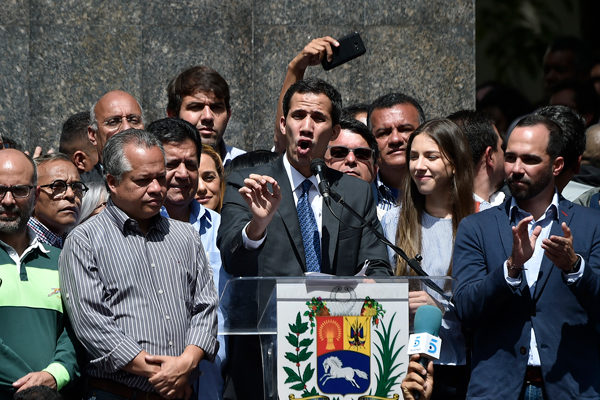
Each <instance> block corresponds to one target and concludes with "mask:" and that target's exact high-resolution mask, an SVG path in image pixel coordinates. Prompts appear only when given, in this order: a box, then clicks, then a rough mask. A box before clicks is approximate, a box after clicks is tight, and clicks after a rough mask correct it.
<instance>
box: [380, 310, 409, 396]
mask: <svg viewBox="0 0 600 400" xmlns="http://www.w3.org/2000/svg"><path fill="white" fill-rule="evenodd" d="M395 316H396V314H395V313H394V314H393V315H392V318H391V319H390V322H389V324H388V325H387V327H386V326H385V324H384V323H382V324H381V325H382V328H383V332H380V331H379V330H376V331H375V333H376V334H377V338H378V339H379V344H377V343H375V342H373V344H374V346H375V348H376V349H377V351H378V353H379V354H376V355H374V357H375V362H376V363H377V372H376V373H375V377H376V378H377V388H376V389H375V396H381V397H388V396H389V395H390V392H391V390H392V388H393V387H394V385H396V384H397V383H398V382H399V379H400V376H401V375H402V374H401V373H396V371H397V369H398V368H399V367H400V366H401V365H402V363H401V362H397V358H398V355H399V354H400V352H401V351H402V349H403V348H404V346H400V347H398V348H397V349H396V340H397V339H398V333H399V331H397V332H395V333H394V335H393V337H392V336H391V335H392V332H391V328H392V324H393V322H394V317H395Z"/></svg>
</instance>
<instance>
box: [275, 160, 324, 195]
mask: <svg viewBox="0 0 600 400" xmlns="http://www.w3.org/2000/svg"><path fill="white" fill-rule="evenodd" d="M283 167H284V168H285V172H286V174H287V176H288V179H289V181H290V185H291V186H292V192H293V193H294V201H295V202H296V204H298V198H299V197H300V196H301V195H302V190H298V187H299V186H300V185H302V182H304V180H305V179H308V180H309V181H311V182H312V184H313V185H314V186H315V188H316V190H317V193H318V194H319V196H320V195H321V192H319V182H318V181H317V177H316V176H314V175H311V176H310V177H308V178H306V177H305V176H304V175H302V174H301V173H300V172H298V170H297V169H296V168H294V167H293V166H292V164H290V162H289V161H288V159H287V156H284V157H283Z"/></svg>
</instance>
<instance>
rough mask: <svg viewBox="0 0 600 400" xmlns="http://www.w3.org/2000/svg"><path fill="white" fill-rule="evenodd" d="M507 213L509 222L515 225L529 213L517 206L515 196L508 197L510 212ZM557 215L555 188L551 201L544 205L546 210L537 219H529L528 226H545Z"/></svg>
mask: <svg viewBox="0 0 600 400" xmlns="http://www.w3.org/2000/svg"><path fill="white" fill-rule="evenodd" d="M509 215H510V222H511V224H513V225H517V224H518V223H519V221H521V220H522V219H523V218H525V217H528V216H530V215H531V214H530V213H528V212H527V211H525V210H523V209H522V208H521V207H519V205H518V204H517V201H516V200H515V198H514V197H512V198H511V199H510V214H509ZM557 217H558V193H557V192H556V190H554V195H553V196H552V201H551V202H550V204H549V205H548V207H546V211H545V212H544V215H542V217H541V218H540V219H539V220H537V221H535V220H534V221H531V223H530V226H533V225H543V226H545V225H546V224H547V223H550V222H552V221H553V220H556V219H557ZM544 221H545V222H544Z"/></svg>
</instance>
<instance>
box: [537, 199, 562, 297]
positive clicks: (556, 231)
mask: <svg viewBox="0 0 600 400" xmlns="http://www.w3.org/2000/svg"><path fill="white" fill-rule="evenodd" d="M571 206H572V204H571V203H570V202H568V201H566V200H565V199H563V198H561V201H559V203H558V222H556V221H554V222H552V227H551V228H550V235H548V237H550V236H552V235H556V236H562V235H563V231H562V228H561V227H560V226H561V225H562V223H563V222H565V223H566V224H567V225H569V224H570V223H571V217H572V215H571ZM557 268H558V267H556V266H555V265H554V264H552V261H550V259H549V258H548V257H546V255H544V257H543V258H542V264H541V265H540V273H539V275H538V279H537V282H536V284H535V291H534V293H533V298H534V300H537V299H538V298H539V297H540V295H541V293H542V290H544V286H546V283H547V282H548V277H549V276H550V275H551V274H558V273H560V271H556V269H557Z"/></svg>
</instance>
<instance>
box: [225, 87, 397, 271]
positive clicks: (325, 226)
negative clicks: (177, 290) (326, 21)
mask: <svg viewBox="0 0 600 400" xmlns="http://www.w3.org/2000/svg"><path fill="white" fill-rule="evenodd" d="M283 108H284V115H283V117H282V118H281V130H282V133H283V135H284V137H285V138H286V141H287V148H286V153H285V155H284V156H283V157H281V158H279V159H278V160H276V161H275V162H273V163H271V164H267V165H265V166H262V167H258V168H256V169H253V170H252V171H249V170H243V171H239V172H233V173H232V174H231V175H230V176H229V177H228V188H227V190H226V192H225V200H224V203H223V209H222V216H221V221H222V223H221V227H220V229H219V238H218V239H217V244H218V246H219V248H220V249H221V252H222V253H221V254H222V257H223V261H224V265H225V269H226V270H227V271H228V272H229V273H231V274H233V275H236V276H300V275H302V274H303V273H304V272H307V271H315V272H316V271H320V272H323V273H328V274H333V275H355V274H356V273H358V272H359V271H360V270H361V268H362V267H363V266H364V264H365V261H367V260H369V268H368V269H367V273H368V274H374V275H390V274H391V269H390V268H389V265H388V264H387V262H385V261H383V260H385V259H386V254H387V253H386V249H385V246H384V245H383V244H382V243H380V242H379V241H378V240H377V238H376V237H375V235H373V234H372V233H371V232H370V231H369V230H368V228H366V227H361V226H360V225H361V224H360V222H359V221H358V220H357V219H356V218H355V217H353V216H351V215H350V213H349V212H348V211H347V210H344V209H343V208H342V206H341V205H339V204H337V203H334V202H331V211H330V210H329V208H328V207H327V206H326V203H324V202H323V197H322V196H321V193H320V192H319V190H318V182H317V179H316V177H315V176H313V175H312V173H311V171H310V163H311V161H312V160H313V159H315V158H322V157H323V155H324V154H325V151H326V149H327V144H328V143H329V141H330V140H331V139H333V138H335V137H336V136H337V135H338V133H339V131H340V125H339V115H340V108H341V98H340V95H339V93H338V92H337V90H335V88H333V87H332V86H331V85H329V84H328V83H326V82H324V81H321V80H317V79H312V80H304V81H299V82H297V83H295V84H294V85H292V86H291V87H290V89H289V90H288V91H287V93H286V95H285V97H284V104H283ZM325 173H326V176H327V179H328V180H329V182H330V185H331V188H332V190H334V191H336V192H338V193H339V194H341V195H342V197H343V198H344V199H345V201H346V202H347V203H348V204H349V205H350V206H351V207H353V208H354V209H355V210H356V211H357V212H358V213H359V214H361V215H363V216H364V217H365V218H366V219H367V220H368V221H370V222H372V223H373V225H374V226H376V227H378V228H379V222H378V221H377V215H376V208H375V204H374V201H373V197H372V194H371V190H370V186H369V185H368V183H366V182H364V181H362V180H360V179H355V178H353V177H349V176H346V175H344V174H342V173H340V172H338V171H335V170H332V169H329V168H327V169H326V171H325ZM305 180H308V181H309V182H310V188H309V189H308V196H307V197H308V199H307V200H308V202H309V203H310V208H311V210H312V212H313V214H314V220H315V222H316V226H317V229H318V231H319V237H320V240H317V242H319V243H317V244H316V245H317V247H318V248H317V249H310V250H309V251H310V252H311V254H313V253H316V256H317V258H320V262H318V268H317V269H312V270H311V267H310V265H309V266H307V262H306V258H305V253H306V246H305V243H304V241H303V235H302V232H301V228H300V225H301V224H300V221H299V217H298V213H297V210H296V207H297V204H299V202H300V201H301V197H302V195H303V188H302V185H303V182H304V181H305ZM238 189H239V193H238ZM240 195H241V196H240ZM332 211H333V214H332ZM336 216H338V217H339V218H340V219H341V221H342V222H340V221H338V219H337V218H336ZM379 229H380V228H379ZM310 244H311V245H312V244H314V243H312V242H311V243H310Z"/></svg>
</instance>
